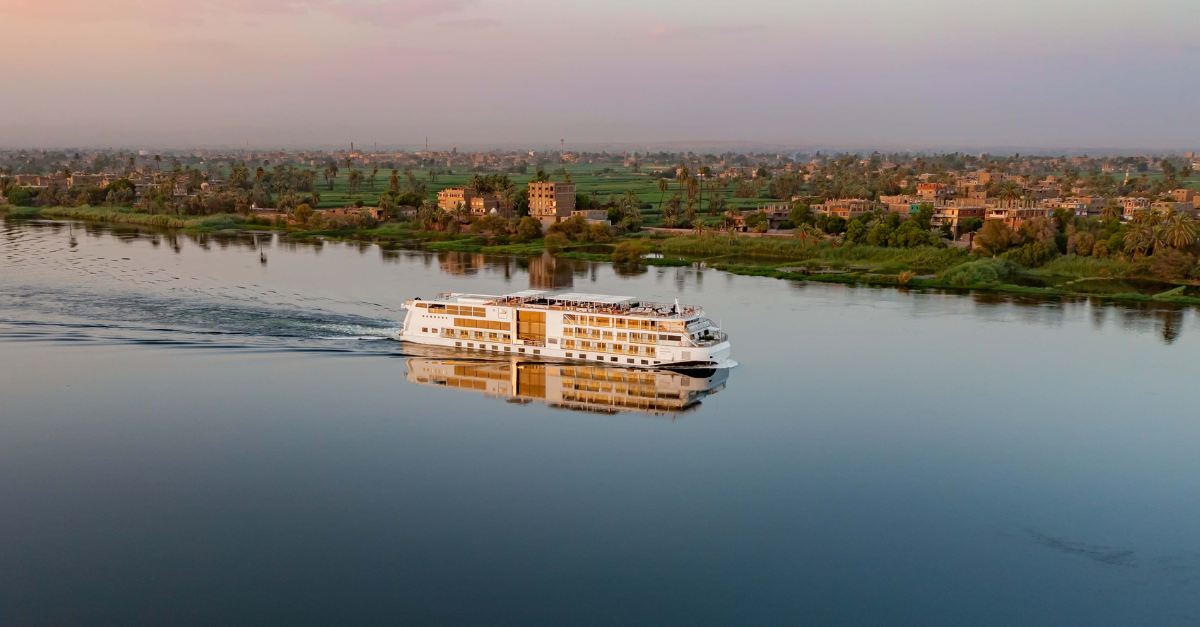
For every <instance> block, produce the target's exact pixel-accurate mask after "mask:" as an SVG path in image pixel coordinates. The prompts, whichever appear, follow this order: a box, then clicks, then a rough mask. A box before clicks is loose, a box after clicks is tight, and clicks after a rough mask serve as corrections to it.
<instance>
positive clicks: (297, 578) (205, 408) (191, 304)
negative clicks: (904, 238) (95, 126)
mask: <svg viewBox="0 0 1200 627" xmlns="http://www.w3.org/2000/svg"><path fill="white" fill-rule="evenodd" d="M260 237H261V238H262V240H261V241H256V240H255V239H254V237H253V236H250V235H246V236H241V237H236V238H216V237H209V238H198V237H187V236H183V235H177V236H170V235H167V234H152V233H149V232H141V233H139V232H137V231H135V230H122V229H110V228H99V227H86V228H85V227H83V226H82V225H80V224H74V225H69V224H68V223H48V222H18V221H12V220H10V221H8V222H6V223H4V225H3V233H2V237H0V504H2V507H3V509H2V511H3V513H2V514H0V624H4V625H67V624H79V625H82V624H87V625H176V626H178V625H215V624H220V625H329V624H345V625H394V624H411V625H424V624H431V625H444V624H455V625H460V624H478V625H484V624H487V625H494V624H503V625H617V624H620V625H634V624H637V625H643V624H644V625H780V624H814V625H831V624H832V625H921V626H928V625H955V626H957V625H1022V626H1030V625H1064V624H1074V625H1090V626H1097V625H1195V624H1197V623H1200V455H1198V454H1197V449H1198V445H1200V420H1198V419H1197V416H1196V414H1195V407H1196V398H1197V396H1196V390H1197V387H1198V384H1197V378H1198V376H1200V368H1198V365H1200V327H1198V326H1197V325H1198V323H1200V321H1198V320H1197V315H1196V311H1194V310H1190V309H1171V308H1159V309H1155V308H1145V307H1142V308H1138V307H1130V306H1126V305H1113V304H1105V303H1102V302H1098V301H1088V300H1085V299H1080V300H1074V301H1062V300H1021V299H1013V298H1010V297H998V296H982V295H959V294H943V293H916V292H902V291H897V290H892V289H870V288H848V287H843V286H830V285H817V284H796V283H787V282H782V281H777V280H773V279H763V278H754V277H738V276H732V275H727V274H722V273H720V272H716V271H712V270H701V269H695V268H650V269H648V270H645V271H641V272H637V273H631V272H620V271H617V270H614V268H613V267H612V266H611V265H608V264H588V263H563V262H559V263H557V264H556V263H554V262H553V261H547V260H542V259H533V260H529V259H513V258H502V257H498V258H490V257H488V258H485V257H483V256H480V255H464V254H431V253H423V252H415V251H385V250H382V249H380V248H379V247H375V246H364V247H359V246H357V245H350V244H333V243H330V244H325V245H323V246H313V245H287V244H283V243H280V242H279V241H277V240H275V239H273V237H272V236H270V235H260ZM260 250H261V254H263V255H265V258H266V261H265V263H264V262H262V261H261V260H260ZM531 287H534V288H564V289H565V288H570V289H573V290H575V291H583V292H600V293H614V294H627V295H635V296H639V297H644V298H653V299H656V300H671V299H674V298H679V299H680V300H681V301H683V302H691V303H696V304H700V305H703V306H704V307H705V308H706V309H707V310H708V314H709V316H710V317H711V318H713V319H714V320H715V319H720V320H722V321H723V322H724V326H725V328H726V330H728V331H729V333H730V334H731V336H732V340H733V347H734V348H733V350H734V352H733V357H734V359H736V360H738V361H739V362H741V366H740V367H738V368H735V369H733V370H729V371H719V372H717V373H715V374H713V375H712V376H709V377H705V378H687V377H680V376H673V375H671V374H670V373H661V374H659V375H655V376H651V377H649V378H645V377H643V378H638V377H633V376H632V375H631V373H626V372H624V371H618V370H614V371H604V370H600V371H599V372H594V371H593V372H568V371H563V370H553V369H539V368H538V367H536V366H530V365H520V366H517V365H513V364H509V363H504V362H501V363H491V364H486V363H483V364H481V363H475V362H470V361H459V362H452V361H448V360H445V359H437V358H436V356H434V358H430V356H429V355H415V354H409V352H406V351H407V349H406V347H405V346H403V345H401V344H400V343H398V342H395V341H394V340H392V339H391V338H392V337H393V336H394V335H395V333H396V331H397V329H398V328H399V320H400V315H401V314H400V311H399V309H398V306H399V305H400V304H401V303H402V302H403V301H404V300H405V299H406V298H410V297H414V296H424V297H426V298H428V297H430V296H433V295H434V294H436V293H438V292H447V291H468V292H478V293H502V292H506V291H517V290H522V289H528V288H531ZM413 352H415V351H413ZM514 368H517V369H520V373H521V376H523V377H525V379H524V381H526V382H528V381H535V382H536V384H533V385H530V384H525V385H524V386H523V387H521V386H518V387H519V389H509V390H508V391H507V392H501V393H496V389H495V388H489V387H488V385H489V383H488V382H489V381H490V382H492V383H493V384H495V383H496V382H499V383H500V384H504V383H506V382H509V381H512V380H514V379H515V378H516V374H515V373H514V372H513V369H514ZM530 377H533V378H532V379H531V378H530ZM543 380H544V383H542V381H543ZM613 381H617V382H618V384H614V383H613ZM622 381H624V382H625V383H620V382H622ZM630 381H632V382H633V383H630ZM635 384H636V386H635ZM539 386H540V387H539ZM588 386H591V387H588ZM635 387H636V393H634V392H632V391H629V390H634V388H635ZM567 388H571V389H577V390H579V389H583V390H585V391H588V392H589V395H583V394H581V393H577V394H575V395H574V396H571V397H570V398H567V397H565V396H555V395H554V393H551V391H550V390H552V389H553V390H559V391H562V390H565V389H567ZM608 392H612V393H611V394H608ZM614 399H615V400H614ZM604 403H610V405H611V407H610V408H609V409H607V410H606V409H605V408H604V406H603V404H604ZM612 407H616V408H617V409H619V411H618V410H617V409H613V408H612Z"/></svg>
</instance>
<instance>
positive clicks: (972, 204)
mask: <svg viewBox="0 0 1200 627" xmlns="http://www.w3.org/2000/svg"><path fill="white" fill-rule="evenodd" d="M987 213H988V207H987V206H986V205H984V204H983V203H981V202H976V201H972V200H970V199H965V198H964V199H959V200H954V201H951V202H948V203H944V204H939V205H937V206H935V207H934V208H933V219H932V220H930V221H929V224H930V226H937V227H940V226H942V225H943V224H949V225H950V227H951V229H952V230H953V232H954V237H955V238H957V237H958V236H959V234H960V233H961V225H962V221H963V220H966V219H967V218H979V219H980V220H982V219H984V218H986V217H987Z"/></svg>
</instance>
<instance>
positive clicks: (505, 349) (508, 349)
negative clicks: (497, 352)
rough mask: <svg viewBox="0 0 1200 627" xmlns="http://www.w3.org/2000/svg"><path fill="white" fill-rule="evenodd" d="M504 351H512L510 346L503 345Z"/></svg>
mask: <svg viewBox="0 0 1200 627" xmlns="http://www.w3.org/2000/svg"><path fill="white" fill-rule="evenodd" d="M504 352H506V353H511V352H512V347H511V346H505V347H504Z"/></svg>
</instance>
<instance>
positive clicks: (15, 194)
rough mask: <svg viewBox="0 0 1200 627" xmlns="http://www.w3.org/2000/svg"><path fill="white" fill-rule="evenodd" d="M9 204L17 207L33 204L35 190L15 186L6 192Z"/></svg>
mask: <svg viewBox="0 0 1200 627" xmlns="http://www.w3.org/2000/svg"><path fill="white" fill-rule="evenodd" d="M5 196H7V197H8V204H10V205H13V206H16V207H28V206H30V205H32V204H33V192H31V191H29V190H28V189H25V188H24V187H14V188H12V189H10V190H8V192H7V193H6V194H5Z"/></svg>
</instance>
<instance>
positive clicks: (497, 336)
mask: <svg viewBox="0 0 1200 627" xmlns="http://www.w3.org/2000/svg"><path fill="white" fill-rule="evenodd" d="M441 331H442V332H443V333H445V335H446V337H457V338H462V339H475V340H490V341H492V342H504V343H508V342H510V341H511V340H512V335H510V334H508V333H496V332H484V331H468V330H466V329H442V330H441ZM567 331H570V329H567ZM421 332H422V333H431V332H432V333H438V329H437V328H434V329H432V330H431V329H430V328H429V327H421ZM565 335H568V336H569V335H571V333H565ZM616 335H617V340H618V341H621V342H625V341H629V342H634V343H644V344H653V343H654V342H655V341H656V340H657V339H658V338H662V339H664V340H669V341H679V336H678V335H660V336H655V335H654V334H653V333H629V334H625V333H617V334H616ZM626 335H628V339H627V338H626ZM579 337H581V338H589V337H590V338H592V339H601V337H600V335H599V333H598V332H594V334H592V335H581V336H579ZM612 338H613V334H612V332H611V331H606V332H604V337H603V339H606V340H611V339H612ZM550 343H552V344H553V343H556V339H555V338H551V339H550ZM609 346H610V344H609V343H608V342H594V343H593V342H591V341H588V340H582V339H581V340H574V339H568V340H563V341H562V347H563V348H567V349H575V348H576V347H578V348H580V349H583V350H596V351H601V352H609V351H610V350H611V352H614V353H629V354H630V355H637V354H639V353H641V354H645V355H649V356H651V357H653V356H654V354H655V349H654V347H652V346H641V347H638V346H633V345H630V346H625V345H623V344H611V349H610V348H609Z"/></svg>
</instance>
